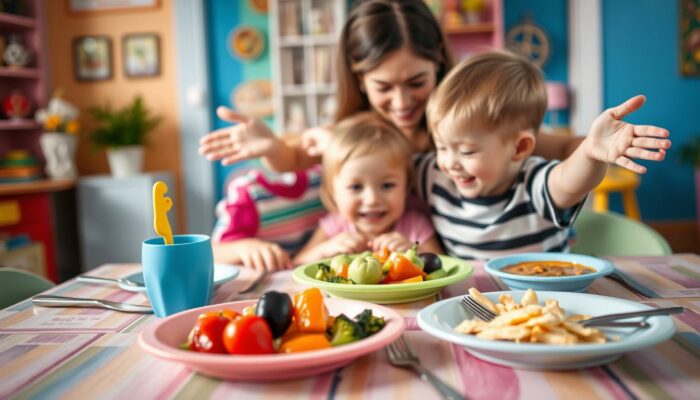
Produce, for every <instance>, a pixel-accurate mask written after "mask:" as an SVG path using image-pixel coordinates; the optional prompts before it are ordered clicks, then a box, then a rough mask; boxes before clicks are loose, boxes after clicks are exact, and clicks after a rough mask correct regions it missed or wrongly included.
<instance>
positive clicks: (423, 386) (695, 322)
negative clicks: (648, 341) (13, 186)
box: [0, 254, 700, 400]
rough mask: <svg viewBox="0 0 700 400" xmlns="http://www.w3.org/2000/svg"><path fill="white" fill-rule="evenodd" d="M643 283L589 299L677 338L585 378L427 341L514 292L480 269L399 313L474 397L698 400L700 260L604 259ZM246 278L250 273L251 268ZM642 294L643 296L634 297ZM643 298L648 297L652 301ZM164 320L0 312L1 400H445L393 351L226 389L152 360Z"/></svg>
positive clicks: (125, 267) (608, 284)
mask: <svg viewBox="0 0 700 400" xmlns="http://www.w3.org/2000/svg"><path fill="white" fill-rule="evenodd" d="M605 258H607V259H608V260H610V261H611V262H612V263H613V264H614V266H615V269H616V271H618V272H620V273H622V274H624V276H626V277H627V278H628V279H629V280H631V283H632V285H631V286H630V285H627V284H622V283H620V282H619V281H616V280H613V279H608V278H599V279H597V280H596V281H595V282H594V283H593V284H592V285H591V286H590V287H589V288H588V289H587V292H588V293H592V294H597V295H604V296H612V297H615V298H621V299H627V300H631V301H635V302H640V303H644V304H647V305H649V306H653V307H663V306H682V307H685V308H686V311H685V312H683V313H682V314H677V315H674V316H673V320H674V322H675V328H676V330H675V334H674V335H673V337H672V338H671V339H669V340H667V341H665V342H663V343H660V344H658V345H655V346H652V347H647V348H644V349H640V350H637V351H632V352H629V353H625V354H624V355H623V356H622V357H620V358H619V359H617V360H616V361H613V362H611V363H609V364H607V365H602V366H597V367H591V368H586V369H579V370H565V371H542V370H531V369H513V368H510V367H506V366H502V365H496V364H492V363H489V362H487V361H483V360H481V359H479V358H476V357H474V356H473V355H471V354H470V353H468V352H467V351H465V349H464V348H462V347H461V346H458V345H453V344H451V343H448V342H446V341H442V340H440V339H438V338H436V337H433V336H431V335H429V334H427V333H425V332H423V331H422V330H421V329H420V328H419V326H418V324H417V323H416V315H417V313H418V312H419V311H420V310H421V309H422V308H424V307H426V306H428V305H430V304H432V303H434V302H436V301H439V300H441V299H445V298H449V297H454V296H459V295H463V294H465V293H466V292H467V290H468V289H469V288H470V287H476V288H477V289H478V290H479V291H481V292H490V291H499V290H507V288H506V287H505V286H504V285H503V284H502V283H501V282H500V281H499V280H498V279H497V278H495V277H492V276H491V275H489V274H488V273H487V272H486V271H485V270H484V264H485V263H484V261H478V260H477V261H471V263H472V265H473V266H474V273H473V274H472V275H471V276H470V277H469V278H468V279H466V280H464V281H461V282H458V283H455V284H452V285H450V286H447V287H445V288H444V289H443V290H441V291H440V292H439V293H438V294H437V295H435V296H431V297H430V298H426V299H423V300H419V301H415V302H410V303H401V304H389V305H388V306H389V307H391V308H392V309H393V310H395V311H397V312H398V313H399V314H400V315H401V316H403V318H404V320H405V331H404V333H403V335H404V337H405V338H406V339H407V340H408V341H409V342H410V344H411V346H412V348H413V350H414V352H415V353H416V355H417V356H418V357H419V359H420V362H421V364H422V365H423V366H424V367H426V368H428V369H429V370H430V371H431V372H432V373H433V374H434V375H436V376H437V377H438V378H440V379H441V380H442V381H444V382H445V383H447V384H448V385H450V386H451V387H453V388H454V389H456V390H457V391H458V392H459V393H461V394H463V396H464V397H465V398H470V399H482V398H483V399H538V400H542V399H572V398H581V399H665V398H668V399H693V398H695V399H697V398H700V256H699V255H697V254H673V255H669V256H653V257H605ZM241 268H242V267H241ZM140 269H141V266H140V265H138V264H106V265H102V266H100V267H98V268H96V269H93V270H91V271H89V274H90V275H99V276H105V277H115V278H116V277H125V276H128V275H131V274H133V273H135V272H138V271H140ZM257 274H258V273H257V272H255V271H253V270H250V269H243V268H242V269H241V272H240V274H239V276H238V277H237V278H236V279H234V280H231V281H229V282H226V283H223V284H222V285H220V286H218V287H217V288H216V290H215V292H214V293H213V295H212V302H211V303H212V304H218V303H226V302H231V301H237V300H241V299H254V298H256V297H257V296H259V295H260V294H262V293H264V292H266V291H268V290H277V291H284V292H287V293H294V292H296V291H299V290H302V289H304V288H305V287H304V286H302V285H300V284H299V283H296V282H295V281H294V280H293V279H292V271H290V270H287V271H279V272H275V273H272V274H268V275H267V277H266V278H265V280H264V281H263V282H261V283H260V284H259V285H258V287H257V288H256V290H255V291H253V292H252V293H246V294H240V293H239V292H241V291H243V290H244V289H245V288H246V287H247V286H249V285H250V284H251V283H252V282H253V280H254V279H255V278H256V276H257ZM635 288H636V289H635ZM642 293H644V295H643V294H642ZM44 294H54V295H60V296H70V297H88V298H100V299H109V300H112V301H119V302H129V303H134V304H145V305H147V304H148V299H147V297H146V296H145V294H144V293H139V292H133V291H127V290H123V289H120V288H119V287H118V286H113V285H104V284H102V285H100V284H94V283H83V282H79V281H77V280H76V279H75V278H73V279H71V280H68V281H66V282H63V283H61V284H60V285H58V286H56V287H54V288H52V289H49V290H48V291H46V292H44ZM157 320H158V318H157V317H156V316H155V315H153V314H135V313H123V312H117V311H111V310H106V309H97V308H67V307H39V306H35V305H33V304H32V301H31V299H27V300H24V301H22V302H20V303H17V304H15V305H13V306H10V307H8V308H6V309H3V310H0V399H7V398H18V399H24V398H40V399H89V398H99V399H170V398H177V399H188V398H197V399H205V398H211V399H224V398H229V399H248V398H250V399H295V398H310V399H421V400H425V399H434V398H439V394H438V392H437V391H436V390H435V389H434V388H433V386H431V385H430V384H429V383H428V382H425V381H423V380H421V379H420V377H419V376H418V375H417V374H415V373H414V372H413V371H412V370H410V369H404V368H397V367H394V366H392V365H391V364H390V362H389V359H388V357H387V354H386V352H385V351H376V352H373V353H370V354H368V355H364V356H361V357H359V358H357V359H355V360H354V361H353V362H352V363H350V364H349V365H347V366H345V367H342V368H339V369H337V370H334V371H331V372H327V373H321V374H318V375H314V376H311V377H308V378H302V379H294V380H286V381H278V382H262V383H256V382H244V381H227V380H220V379H217V378H212V377H209V376H205V375H201V374H199V373H196V372H193V371H191V370H189V369H187V368H186V367H185V366H184V365H182V364H180V363H178V362H173V361H166V360H163V359H160V358H157V357H155V356H152V355H150V354H148V353H147V352H145V351H144V350H143V349H142V348H141V347H140V346H139V344H138V340H137V339H138V336H139V333H140V332H141V331H142V330H143V329H144V327H146V326H148V325H149V324H151V323H154V322H156V321H157Z"/></svg>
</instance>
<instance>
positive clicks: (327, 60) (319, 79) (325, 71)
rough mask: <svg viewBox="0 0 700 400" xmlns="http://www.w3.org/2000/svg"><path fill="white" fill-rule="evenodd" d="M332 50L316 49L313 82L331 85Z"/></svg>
mask: <svg viewBox="0 0 700 400" xmlns="http://www.w3.org/2000/svg"><path fill="white" fill-rule="evenodd" d="M332 54H333V50H332V49H331V48H329V47H318V48H316V49H315V53H314V61H315V63H314V73H315V75H316V76H315V77H314V82H316V83H317V84H322V85H327V84H329V83H331V79H332V76H331V57H332Z"/></svg>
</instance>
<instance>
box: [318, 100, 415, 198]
mask: <svg viewBox="0 0 700 400" xmlns="http://www.w3.org/2000/svg"><path fill="white" fill-rule="evenodd" d="M334 130H335V132H334V134H333V137H332V138H331V141H330V142H329V144H328V146H327V147H326V149H325V150H324V153H323V158H322V166H323V172H322V177H321V201H322V202H323V205H324V206H325V207H326V209H328V210H329V211H337V207H336V205H335V200H334V197H333V181H334V180H335V178H336V176H337V175H338V173H339V172H340V169H341V168H342V167H343V165H344V164H345V163H346V162H348V161H350V160H352V159H355V158H358V157H363V156H367V155H373V154H381V155H382V156H384V159H385V160H386V162H387V163H391V165H405V167H406V183H407V185H408V184H409V182H410V179H411V175H410V174H411V156H412V154H413V149H412V148H411V144H410V143H409V142H408V139H406V137H405V136H404V135H403V134H402V133H401V131H399V130H398V128H396V127H395V126H394V125H392V124H391V123H390V122H388V121H386V120H385V119H384V118H382V117H381V116H379V115H378V114H376V113H374V112H371V111H366V112H362V113H358V114H355V115H354V116H352V117H350V118H346V119H345V120H343V121H341V122H340V123H338V124H336V126H335V127H334Z"/></svg>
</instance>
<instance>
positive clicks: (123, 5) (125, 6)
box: [65, 0, 160, 14]
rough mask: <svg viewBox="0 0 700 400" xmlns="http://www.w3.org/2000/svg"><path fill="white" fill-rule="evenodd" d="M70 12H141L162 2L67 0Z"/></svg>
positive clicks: (145, 0) (140, 0)
mask: <svg viewBox="0 0 700 400" xmlns="http://www.w3.org/2000/svg"><path fill="white" fill-rule="evenodd" d="M65 1H66V7H67V8H68V12H69V13H71V14H85V13H91V12H102V11H132V10H133V11H139V10H144V9H149V8H151V9H154V8H158V7H159V6H160V0H65Z"/></svg>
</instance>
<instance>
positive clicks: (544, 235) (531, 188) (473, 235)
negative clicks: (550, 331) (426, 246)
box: [414, 153, 583, 259]
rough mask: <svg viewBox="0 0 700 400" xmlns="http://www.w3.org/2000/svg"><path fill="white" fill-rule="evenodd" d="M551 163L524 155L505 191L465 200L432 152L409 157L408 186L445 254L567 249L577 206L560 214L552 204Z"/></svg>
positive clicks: (492, 254) (481, 256) (478, 255)
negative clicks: (423, 205) (421, 204)
mask: <svg viewBox="0 0 700 400" xmlns="http://www.w3.org/2000/svg"><path fill="white" fill-rule="evenodd" d="M557 163H558V161H550V162H548V161H546V160H544V159H542V158H539V157H530V158H529V159H528V160H526V161H525V163H524V164H523V166H522V168H521V170H520V174H519V175H518V177H517V179H516V182H515V183H514V184H513V185H512V186H511V188H510V189H509V190H508V191H507V192H506V193H504V194H502V195H498V196H494V197H482V198H476V199H467V198H464V197H462V196H461V195H460V193H459V191H458V190H457V187H456V186H455V184H454V182H452V180H451V179H450V178H449V177H448V176H446V175H445V174H443V173H442V172H441V171H440V170H439V169H438V166H437V164H436V155H435V153H428V154H421V155H418V156H416V157H415V159H414V167H415V172H416V173H415V175H414V184H415V186H416V187H415V189H416V193H417V194H418V196H419V197H420V198H421V199H423V200H424V201H426V202H427V203H428V205H429V207H430V214H431V219H432V221H433V225H435V231H436V232H437V234H438V237H439V238H440V240H441V242H442V245H443V246H444V248H445V250H446V251H447V253H448V254H449V255H451V256H456V257H459V258H465V259H473V258H478V259H489V258H493V257H498V256H501V255H504V254H511V253H515V252H540V251H568V250H569V246H568V239H569V229H568V228H569V227H570V226H571V224H572V223H573V221H574V220H575V218H576V215H577V214H578V211H579V209H580V208H581V204H583V202H581V203H579V204H578V205H576V206H574V207H571V208H569V209H564V210H562V209H557V208H556V207H555V206H554V203H553V201H552V199H551V197H550V195H549V193H548V191H547V185H546V181H547V176H548V174H549V172H550V171H551V169H552V167H554V166H555V165H556V164H557Z"/></svg>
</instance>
